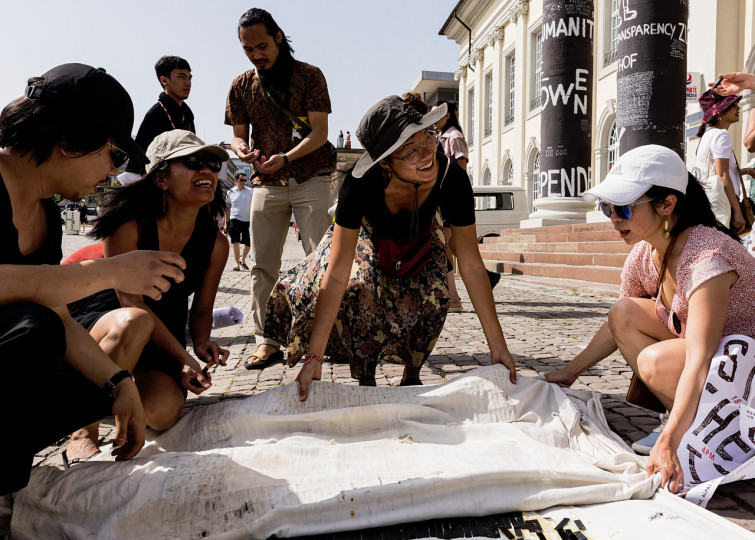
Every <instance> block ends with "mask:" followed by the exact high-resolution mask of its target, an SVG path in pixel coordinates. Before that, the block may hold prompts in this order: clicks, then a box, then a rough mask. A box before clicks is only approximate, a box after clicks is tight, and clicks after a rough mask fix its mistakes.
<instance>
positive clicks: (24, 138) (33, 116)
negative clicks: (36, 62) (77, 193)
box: [0, 77, 112, 165]
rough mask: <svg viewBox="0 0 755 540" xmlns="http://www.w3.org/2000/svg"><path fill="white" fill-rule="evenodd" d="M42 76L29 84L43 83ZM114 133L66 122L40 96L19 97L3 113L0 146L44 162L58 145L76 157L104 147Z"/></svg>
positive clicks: (60, 112)
mask: <svg viewBox="0 0 755 540" xmlns="http://www.w3.org/2000/svg"><path fill="white" fill-rule="evenodd" d="M43 82H44V78H42V77H33V78H31V79H29V82H28V84H29V86H34V87H37V86H41V85H42V84H43ZM111 135H112V133H110V132H108V131H106V128H105V127H95V126H92V125H89V124H86V123H83V122H82V123H76V122H71V121H70V120H68V121H66V120H65V116H64V114H63V111H60V110H59V109H58V108H56V107H54V106H50V105H46V104H44V103H42V102H41V101H40V100H38V99H29V98H27V97H20V98H18V99H14V100H13V101H11V102H10V103H9V104H8V105H6V106H5V108H4V109H3V111H2V112H1V113H0V148H9V149H12V150H15V151H17V152H19V153H20V154H21V155H22V156H25V155H26V154H29V153H30V154H31V155H32V156H33V157H34V159H35V160H36V162H37V165H42V164H43V163H44V162H45V161H47V160H48V159H50V156H51V155H52V151H53V149H54V148H55V145H56V144H60V146H61V147H62V148H63V149H64V150H66V152H68V153H69V154H72V155H74V156H75V157H81V156H83V155H85V154H89V153H91V152H96V151H97V150H99V149H101V148H102V147H103V146H105V143H107V142H108V139H110V137H111Z"/></svg>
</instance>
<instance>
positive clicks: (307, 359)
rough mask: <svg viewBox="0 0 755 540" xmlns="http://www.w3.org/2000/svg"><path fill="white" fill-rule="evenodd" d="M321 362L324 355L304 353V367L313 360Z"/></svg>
mask: <svg viewBox="0 0 755 540" xmlns="http://www.w3.org/2000/svg"><path fill="white" fill-rule="evenodd" d="M313 360H314V361H316V362H320V363H321V364H322V356H317V355H316V354H305V355H304V364H302V367H304V366H306V365H307V364H309V363H310V362H312V361H313Z"/></svg>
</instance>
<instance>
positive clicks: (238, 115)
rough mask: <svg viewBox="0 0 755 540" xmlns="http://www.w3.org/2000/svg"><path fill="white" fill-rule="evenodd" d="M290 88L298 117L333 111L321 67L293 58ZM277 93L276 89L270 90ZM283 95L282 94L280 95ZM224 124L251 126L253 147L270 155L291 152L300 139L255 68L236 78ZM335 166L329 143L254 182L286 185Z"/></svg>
mask: <svg viewBox="0 0 755 540" xmlns="http://www.w3.org/2000/svg"><path fill="white" fill-rule="evenodd" d="M291 69H292V74H291V87H290V90H289V96H290V98H289V103H288V106H289V110H290V111H291V112H292V113H294V115H296V116H298V117H304V118H306V117H307V112H308V111H311V112H325V113H328V114H330V112H331V110H330V96H329V95H328V85H327V83H326V81H325V77H324V76H323V74H322V72H321V71H320V69H319V68H317V67H315V66H312V65H310V64H306V63H304V62H299V61H298V60H293V61H292V67H291ZM270 91H271V92H275V90H274V89H271V90H270ZM278 97H279V98H280V95H279V96H278ZM225 123H226V124H228V125H231V126H234V125H251V126H252V133H251V136H252V140H253V142H252V143H251V144H250V147H251V148H253V149H256V150H259V151H260V153H261V154H262V155H263V156H265V157H267V158H270V157H271V156H273V155H275V154H278V153H280V152H288V151H289V150H291V149H292V148H294V147H295V146H296V145H298V144H299V142H301V139H299V138H295V137H294V135H293V133H294V128H293V123H292V122H291V120H290V119H289V118H288V117H287V116H286V114H285V113H284V112H283V110H282V109H281V108H280V107H278V106H277V105H276V104H275V103H274V102H273V101H272V100H270V98H268V97H267V95H266V94H265V90H264V89H263V88H262V85H261V84H260V82H259V80H258V79H257V75H256V72H255V70H254V69H250V70H249V71H247V72H246V73H243V74H241V75H239V76H238V77H236V78H235V79H234V80H233V83H231V89H230V91H229V92H228V99H227V101H226V106H225ZM334 169H335V159H334V158H333V156H332V155H331V153H330V151H329V150H328V148H326V145H323V146H321V147H320V148H318V149H317V150H315V151H314V152H312V153H310V154H308V155H306V156H304V157H302V158H299V159H296V160H294V161H291V163H290V164H289V165H288V166H287V167H283V168H282V169H280V170H279V171H277V172H276V173H275V174H259V175H257V176H255V177H254V178H252V184H265V185H272V186H286V185H288V180H289V178H295V179H296V181H297V182H300V183H301V182H304V181H306V180H308V179H309V178H311V177H312V176H314V175H316V174H318V173H324V172H330V171H333V170H334Z"/></svg>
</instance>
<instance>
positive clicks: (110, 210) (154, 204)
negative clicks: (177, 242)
mask: <svg viewBox="0 0 755 540" xmlns="http://www.w3.org/2000/svg"><path fill="white" fill-rule="evenodd" d="M177 159H180V158H177ZM173 161H175V160H172V159H171V160H168V161H164V162H162V163H160V164H158V165H157V167H156V168H155V170H153V171H150V172H149V173H148V174H147V175H145V176H144V177H142V178H141V179H140V180H138V181H136V182H134V183H133V184H129V185H127V186H120V187H113V188H110V189H109V191H108V192H106V196H105V198H104V200H103V201H102V203H101V205H102V213H101V214H100V216H99V217H98V218H97V219H96V220H95V222H94V226H93V227H92V231H91V232H90V233H89V236H91V237H92V238H96V239H98V240H104V239H105V238H107V237H108V236H112V235H113V234H114V233H115V231H117V230H118V228H119V227H121V225H123V224H124V223H127V222H129V221H131V220H134V219H135V220H137V221H139V222H141V221H146V220H148V219H154V218H158V217H162V216H164V215H165V208H164V207H163V196H164V194H163V190H162V189H160V188H159V187H158V186H157V184H155V182H154V178H153V177H154V175H160V174H167V171H168V168H169V167H170V163H171V162H173ZM224 213H225V193H224V190H223V188H222V182H218V185H217V187H216V188H215V196H214V198H213V200H212V202H211V203H209V204H206V205H204V206H203V207H202V208H201V209H200V210H199V213H198V214H197V222H199V221H201V220H206V219H211V220H212V219H217V218H219V217H220V216H222V215H223V214H224Z"/></svg>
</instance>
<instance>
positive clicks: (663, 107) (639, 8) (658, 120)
mask: <svg viewBox="0 0 755 540" xmlns="http://www.w3.org/2000/svg"><path fill="white" fill-rule="evenodd" d="M688 13H689V2H688V0H663V1H659V0H621V2H620V4H619V18H620V20H619V35H618V50H617V62H618V73H617V77H616V86H617V101H616V127H617V129H618V135H619V152H620V153H624V152H626V151H628V150H631V149H632V148H636V147H638V146H642V145H644V144H660V145H662V146H666V147H667V148H671V149H672V150H674V151H676V152H677V153H678V154H679V155H680V156H681V157H682V159H684V112H685V111H684V106H685V94H684V88H685V82H686V77H687V15H688Z"/></svg>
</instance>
